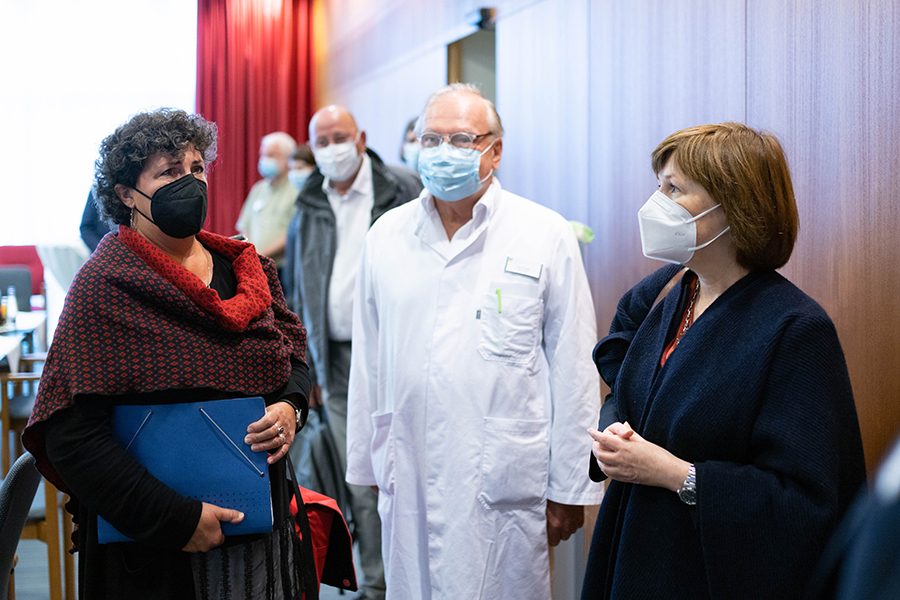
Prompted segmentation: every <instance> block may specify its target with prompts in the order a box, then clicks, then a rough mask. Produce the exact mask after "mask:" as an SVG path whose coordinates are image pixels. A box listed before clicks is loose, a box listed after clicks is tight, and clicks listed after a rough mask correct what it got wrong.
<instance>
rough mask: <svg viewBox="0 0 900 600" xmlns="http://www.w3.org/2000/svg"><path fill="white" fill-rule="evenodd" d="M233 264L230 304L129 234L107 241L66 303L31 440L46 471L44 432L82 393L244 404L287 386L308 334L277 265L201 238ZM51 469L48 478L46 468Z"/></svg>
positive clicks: (242, 248)
mask: <svg viewBox="0 0 900 600" xmlns="http://www.w3.org/2000/svg"><path fill="white" fill-rule="evenodd" d="M197 238H198V239H199V240H200V242H201V243H203V245H205V246H206V247H207V248H209V249H210V250H212V251H214V252H216V253H218V254H221V255H222V256H224V257H226V258H227V259H228V260H230V261H232V264H233V266H234V274H235V277H236V279H237V282H238V284H237V293H236V295H235V296H234V297H233V298H230V299H228V300H224V301H223V300H221V299H220V298H219V294H218V293H217V292H216V291H215V290H213V289H210V288H207V287H206V286H205V285H204V284H203V282H202V281H200V279H199V278H197V277H196V276H195V275H194V274H192V273H191V272H190V271H188V270H187V269H185V268H183V267H182V266H180V265H178V264H176V263H175V262H174V261H172V260H171V259H170V258H169V257H168V256H167V255H166V254H165V253H163V252H162V251H161V250H159V249H158V248H157V247H156V246H154V245H152V244H151V243H149V242H147V241H146V240H145V239H144V238H142V237H140V236H139V235H138V234H136V233H135V232H133V231H132V230H131V229H129V228H128V227H125V226H121V227H120V228H119V232H118V235H115V236H112V235H110V236H106V237H105V238H104V239H103V241H102V242H101V244H100V245H99V246H98V248H97V250H96V251H95V252H94V254H93V255H92V256H91V258H90V259H89V260H88V262H87V263H85V265H84V266H83V267H82V268H81V270H80V271H79V272H78V275H77V276H76V277H75V280H74V281H73V283H72V286H71V288H70V289H69V293H68V296H67V297H66V303H65V307H64V308H63V312H62V315H61V316H60V320H59V325H58V327H57V329H56V333H55V335H54V339H53V344H52V346H51V348H50V352H49V353H48V356H47V362H46V363H45V366H44V371H43V373H42V375H41V383H40V388H39V390H38V394H37V400H36V402H35V407H34V412H33V413H32V415H31V419H30V420H29V422H28V426H27V428H26V430H25V434H24V437H23V441H24V443H25V446H26V447H27V448H28V449H29V451H31V453H32V454H34V455H35V458H36V459H37V460H38V463H39V465H41V464H42V463H44V461H45V458H46V455H45V452H44V440H43V429H44V428H43V426H42V423H43V422H44V421H45V420H46V419H48V418H49V417H50V415H51V414H53V413H54V412H55V411H57V410H60V409H62V408H65V407H67V406H70V405H72V404H73V402H74V398H75V396H77V395H79V394H103V395H110V396H115V395H121V394H131V393H139V392H150V391H158V390H169V389H193V388H213V389H218V390H223V391H228V392H234V393H235V394H236V395H255V394H265V393H268V392H271V391H274V390H276V389H278V388H280V387H282V386H283V385H284V384H285V383H286V382H287V380H288V377H289V376H290V372H291V361H290V358H291V356H292V355H293V356H297V357H298V358H301V359H305V354H306V330H305V329H304V328H303V325H301V324H300V321H299V319H298V318H297V316H296V315H294V314H293V313H292V312H290V311H289V310H288V309H287V305H286V304H285V301H284V295H283V293H282V291H281V286H280V285H279V283H278V276H277V273H276V270H275V265H274V263H273V262H272V260H270V259H268V258H265V257H260V256H259V255H257V254H256V251H255V249H254V247H253V246H252V245H250V244H247V243H244V242H238V241H236V240H232V239H230V238H225V237H222V236H218V235H214V234H210V233H206V232H200V233H199V234H198V235H197ZM42 470H43V469H42Z"/></svg>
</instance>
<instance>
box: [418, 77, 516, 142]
mask: <svg viewBox="0 0 900 600" xmlns="http://www.w3.org/2000/svg"><path fill="white" fill-rule="evenodd" d="M447 94H472V95H473V96H478V97H479V98H481V99H482V100H483V101H484V104H485V106H487V109H488V127H489V128H490V133H492V134H494V135H495V136H497V137H498V138H502V137H503V123H501V122H500V114H499V113H498V112H497V107H496V106H494V103H493V102H491V101H490V100H488V99H487V98H485V97H484V94H482V93H481V90H479V89H478V86H476V85H474V84H472V83H451V84H450V85H447V86H444V87H442V88H441V89H439V90H438V91H436V92H435V93H433V94H432V95H431V96H429V97H428V102H426V103H425V108H424V109H422V114H421V115H419V118H418V120H417V121H416V126H415V132H416V137H418V136H420V135H422V131H423V130H424V127H425V113H427V112H428V109H429V108H430V107H431V105H432V104H434V103H435V102H436V101H437V100H438V99H439V98H441V97H443V96H446V95H447Z"/></svg>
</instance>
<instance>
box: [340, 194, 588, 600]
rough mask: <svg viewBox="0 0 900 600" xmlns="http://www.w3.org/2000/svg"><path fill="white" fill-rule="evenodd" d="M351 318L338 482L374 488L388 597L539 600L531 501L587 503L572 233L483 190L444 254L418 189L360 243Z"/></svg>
mask: <svg viewBox="0 0 900 600" xmlns="http://www.w3.org/2000/svg"><path fill="white" fill-rule="evenodd" d="M507 259H512V260H511V261H510V262H508V261H507ZM497 290H500V292H499V293H498V292H497ZM353 306H354V308H353V311H354V315H353V355H352V362H351V375H350V391H349V405H348V415H347V481H348V482H349V483H353V484H357V485H377V486H378V488H379V497H378V511H379V514H380V515H381V519H382V553H383V555H384V566H385V576H386V579H387V597H388V599H389V600H399V599H408V600H428V599H431V598H434V599H446V600H451V599H452V600H459V599H461V598H465V599H467V600H468V599H475V598H486V599H491V600H498V599H504V598H510V599H513V598H514V599H516V600H522V599H527V598H535V599H540V600H547V599H548V598H550V576H549V561H548V547H547V533H546V515H545V509H546V501H547V499H548V498H549V499H551V500H554V501H556V502H560V503H564V504H584V505H587V504H597V503H599V501H600V496H601V492H600V488H599V487H598V484H595V483H592V482H591V481H590V480H589V478H588V474H587V473H588V469H587V467H588V458H589V455H590V448H591V438H590V437H589V436H588V434H587V431H586V430H587V428H588V427H590V426H595V425H596V420H597V414H598V411H599V408H600V390H599V379H598V375H597V372H596V370H595V368H594V365H593V363H592V361H591V349H592V347H593V345H594V343H595V342H596V339H597V336H596V321H595V316H594V309H593V304H592V301H591V294H590V290H589V289H588V282H587V277H586V276H585V272H584V267H583V265H582V262H581V256H580V253H579V249H578V243H577V241H576V239H575V235H574V232H573V231H572V227H571V226H570V225H569V224H568V223H567V222H566V221H565V220H564V219H563V218H562V217H560V216H559V215H558V214H556V213H555V212H553V211H551V210H549V209H547V208H545V207H542V206H540V205H538V204H535V203H533V202H530V201H528V200H525V199H524V198H521V197H519V196H516V195H514V194H511V193H509V192H504V191H502V190H501V189H500V184H499V182H498V181H497V180H496V179H494V180H493V182H492V185H491V187H490V188H489V189H488V191H487V192H486V193H485V195H484V196H483V197H482V198H481V200H480V201H479V203H478V204H477V205H476V206H475V210H474V216H473V219H472V220H471V221H469V223H467V224H466V225H465V226H463V228H462V229H460V230H459V231H458V232H457V233H456V235H454V237H453V240H452V242H451V241H448V240H447V234H446V232H445V231H444V228H443V226H442V225H441V221H440V217H439V216H438V215H437V212H436V211H435V209H434V203H433V200H432V199H431V196H430V195H429V194H428V192H427V191H423V192H422V195H421V196H420V197H419V199H418V200H415V201H413V202H410V203H408V204H406V205H403V206H401V207H398V208H395V209H393V210H391V211H389V212H388V213H386V214H385V215H384V216H382V217H381V219H379V220H378V222H376V223H375V225H374V226H373V227H372V229H371V230H370V231H369V234H368V235H367V237H366V242H365V247H364V249H363V254H362V257H361V263H360V270H359V274H358V277H357V287H356V296H355V299H354V303H353Z"/></svg>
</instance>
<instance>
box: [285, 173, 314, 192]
mask: <svg viewBox="0 0 900 600" xmlns="http://www.w3.org/2000/svg"><path fill="white" fill-rule="evenodd" d="M311 172H312V171H311V170H302V171H301V170H300V169H291V170H290V171H288V181H290V182H291V185H292V186H294V187H295V188H297V189H298V190H302V189H303V184H304V183H306V180H307V179H308V178H309V174H310V173H311Z"/></svg>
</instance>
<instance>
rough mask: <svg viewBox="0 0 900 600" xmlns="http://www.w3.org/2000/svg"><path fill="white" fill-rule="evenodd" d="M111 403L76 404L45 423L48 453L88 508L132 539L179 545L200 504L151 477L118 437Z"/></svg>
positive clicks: (188, 536) (195, 520)
mask: <svg viewBox="0 0 900 600" xmlns="http://www.w3.org/2000/svg"><path fill="white" fill-rule="evenodd" d="M111 417H112V407H111V406H109V405H107V404H105V403H102V402H97V401H83V402H76V403H75V405H74V406H72V407H69V408H66V409H63V410H60V411H58V412H56V413H54V414H53V416H52V417H50V419H49V420H48V421H47V435H46V440H47V442H46V444H47V456H48V457H49V458H50V461H51V462H52V463H53V466H54V467H55V468H56V471H57V473H59V475H60V477H62V479H63V481H65V482H66V485H67V486H68V487H69V489H70V491H71V492H72V494H73V495H74V496H75V497H76V498H78V500H79V502H80V503H81V504H82V505H83V506H84V507H85V508H87V509H88V510H89V511H91V512H93V513H96V514H97V515H99V516H101V517H103V518H104V519H106V520H107V521H108V522H109V523H110V524H112V526H113V527H115V528H116V529H118V530H119V531H120V532H121V533H123V534H125V535H127V536H128V537H130V538H131V539H133V540H135V541H138V542H142V543H145V544H148V545H152V546H156V547H159V548H166V549H173V550H180V549H182V548H183V547H184V546H185V545H186V544H187V543H188V541H189V540H190V539H191V536H192V535H193V534H194V531H195V530H196V528H197V524H198V523H199V522H200V513H201V511H202V508H203V504H202V502H200V501H199V500H192V499H190V498H186V497H184V496H182V495H181V494H179V493H177V492H176V491H175V490H173V489H172V488H170V487H168V486H166V485H164V484H163V483H161V482H160V481H159V480H158V479H156V478H155V477H153V476H152V475H151V474H150V473H148V472H147V470H146V469H145V468H144V467H142V466H141V465H140V463H138V462H137V461H135V460H134V458H133V457H132V456H131V455H129V454H128V453H127V452H126V451H125V449H124V448H123V447H122V446H121V445H120V444H119V443H118V441H116V439H115V437H114V436H113V432H112V425H111Z"/></svg>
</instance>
